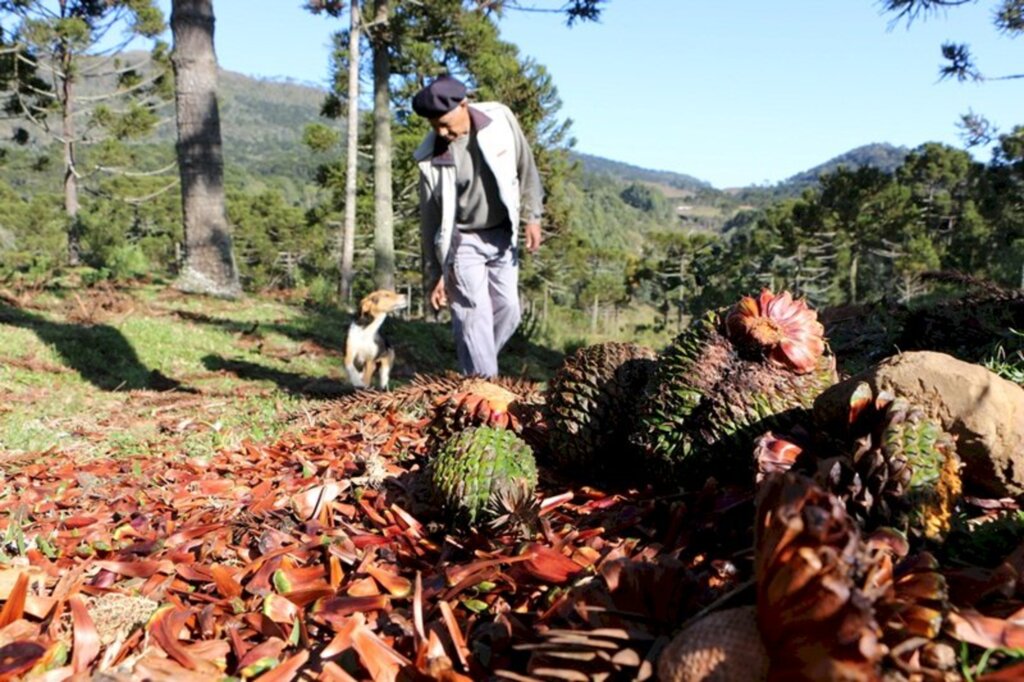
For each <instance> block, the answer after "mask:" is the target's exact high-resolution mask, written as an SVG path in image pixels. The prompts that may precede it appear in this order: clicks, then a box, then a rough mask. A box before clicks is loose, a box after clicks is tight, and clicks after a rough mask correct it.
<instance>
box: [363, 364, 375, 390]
mask: <svg viewBox="0 0 1024 682" xmlns="http://www.w3.org/2000/svg"><path fill="white" fill-rule="evenodd" d="M376 369H377V361H376V360H367V361H366V364H365V365H364V366H363V376H362V381H363V386H369V385H370V382H371V381H373V372H374V370H376Z"/></svg>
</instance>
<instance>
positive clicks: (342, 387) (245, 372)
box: [203, 355, 353, 398]
mask: <svg viewBox="0 0 1024 682" xmlns="http://www.w3.org/2000/svg"><path fill="white" fill-rule="evenodd" d="M203 366H204V367H206V369H208V370H210V371H212V372H221V371H224V372H230V373H232V374H234V375H235V376H236V377H238V378H239V379H246V380H249V381H272V382H273V383H275V384H277V386H278V388H280V389H281V390H282V391H284V392H286V393H290V394H292V395H300V396H304V397H307V398H336V397H338V396H341V395H346V394H348V393H351V392H352V391H353V389H352V387H351V386H350V385H349V384H348V383H347V382H344V381H338V380H337V379H331V378H328V377H311V376H307V375H305V374H296V373H294V372H282V371H281V370H278V369H272V368H270V367H266V366H264V365H260V364H257V363H255V362H248V361H246V360H232V359H230V358H225V357H224V356H222V355H207V356H205V357H204V358H203Z"/></svg>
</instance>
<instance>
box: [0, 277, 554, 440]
mask: <svg viewBox="0 0 1024 682" xmlns="http://www.w3.org/2000/svg"><path fill="white" fill-rule="evenodd" d="M349 319H350V318H349V317H348V315H346V314H344V313H342V312H341V311H339V310H334V309H329V308H312V307H307V306H305V305H303V301H301V300H299V301H292V300H287V299H283V300H278V299H274V298H267V297H259V296H248V297H246V298H245V299H243V300H240V301H223V300H218V299H209V298H204V297H190V296H184V295H181V294H178V293H176V292H173V291H171V290H169V289H167V288H166V287H163V286H157V285H138V286H132V287H129V288H120V289H116V290H115V289H112V288H110V287H109V286H99V287H93V288H71V287H68V286H54V287H52V288H50V289H41V288H38V287H33V288H31V289H26V290H22V291H20V292H18V293H12V292H11V291H10V290H0V338H3V339H4V343H3V344H2V345H0V455H4V454H8V455H9V454H19V453H39V452H44V451H47V450H63V451H73V452H76V453H81V455H82V456H83V457H90V456H101V455H107V454H115V455H122V456H134V455H146V454H161V455H168V456H179V455H180V456H185V457H197V458H202V457H206V456H209V455H211V454H212V453H213V452H215V451H216V450H218V449H220V448H234V447H237V446H238V445H239V444H240V443H241V442H242V441H244V440H247V439H248V440H252V441H255V442H272V441H273V440H275V439H277V438H278V437H279V436H280V435H281V434H282V433H283V432H285V431H287V430H289V429H292V428H302V427H303V426H305V425H311V424H312V423H313V421H314V420H315V418H316V415H317V414H318V413H320V412H322V411H323V410H324V409H325V408H328V407H329V406H330V401H331V400H332V399H334V398H337V397H339V396H341V395H344V394H346V393H348V392H350V391H351V387H350V386H349V385H348V382H347V379H346V375H345V371H344V367H343V354H344V339H345V333H346V330H347V327H348V323H349ZM386 330H387V333H388V336H389V338H390V339H391V341H392V342H393V344H394V345H395V347H396V353H397V361H396V365H395V368H394V370H393V372H392V385H393V386H397V385H401V384H402V383H404V382H407V381H409V380H410V379H411V378H412V376H413V375H414V374H416V373H431V372H441V371H444V370H453V369H455V350H454V345H453V343H452V339H451V332H450V329H449V326H448V323H447V322H428V321H422V320H401V319H391V320H388V322H387V326H386ZM561 360H562V353H561V352H560V351H559V350H552V349H550V348H547V347H545V346H544V345H539V344H538V343H537V341H536V340H535V339H533V338H527V337H526V336H525V335H518V336H517V337H515V338H514V339H513V340H512V341H511V342H510V343H509V345H508V347H507V348H506V350H505V352H504V353H503V354H502V358H501V365H502V371H503V372H504V373H507V374H512V375H517V376H524V377H528V378H531V379H534V380H538V381H543V380H546V379H547V378H548V377H549V376H550V375H551V373H552V372H553V371H554V369H555V368H556V367H557V366H558V365H559V364H560V362H561ZM0 460H2V457H0Z"/></svg>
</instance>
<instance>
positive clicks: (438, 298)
mask: <svg viewBox="0 0 1024 682" xmlns="http://www.w3.org/2000/svg"><path fill="white" fill-rule="evenodd" d="M430 305H432V306H434V310H440V309H441V308H444V307H445V306H447V305H448V293H447V292H446V291H445V290H444V277H441V278H440V279H439V280H437V284H435V285H434V290H433V291H431V292H430Z"/></svg>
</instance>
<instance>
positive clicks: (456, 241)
mask: <svg viewBox="0 0 1024 682" xmlns="http://www.w3.org/2000/svg"><path fill="white" fill-rule="evenodd" d="M450 258H451V267H449V268H448V272H447V274H446V276H445V291H446V293H447V294H448V300H449V301H450V302H451V310H452V333H453V335H454V336H455V351H456V354H457V356H458V361H459V370H460V371H461V372H462V373H463V374H470V375H478V376H483V377H496V376H498V351H500V350H501V348H502V346H504V345H505V342H506V341H508V340H509V338H511V336H512V333H513V332H515V330H516V327H518V326H519V320H520V318H521V312H520V308H519V260H518V257H517V254H516V250H515V248H514V246H513V244H512V233H511V230H509V228H508V227H496V228H492V229H489V230H479V231H473V232H465V231H458V230H456V232H455V234H454V235H453V242H452V250H451V255H450Z"/></svg>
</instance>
